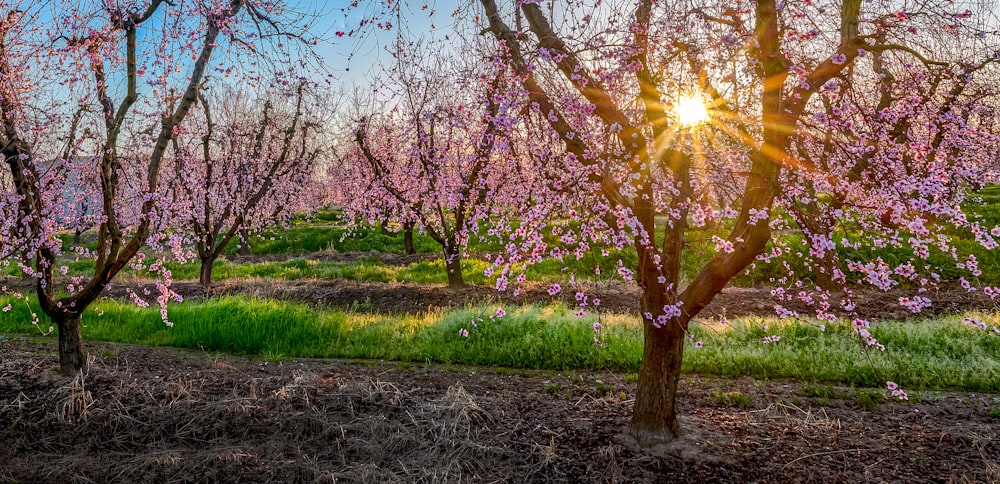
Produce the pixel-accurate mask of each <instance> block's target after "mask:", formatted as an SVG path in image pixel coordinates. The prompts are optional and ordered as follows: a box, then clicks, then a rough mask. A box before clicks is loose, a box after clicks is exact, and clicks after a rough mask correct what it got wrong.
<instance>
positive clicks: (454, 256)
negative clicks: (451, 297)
mask: <svg viewBox="0 0 1000 484" xmlns="http://www.w3.org/2000/svg"><path fill="white" fill-rule="evenodd" d="M449 252H450V253H449ZM444 268H445V271H446V272H447V273H448V287H450V288H452V289H455V288H459V287H462V286H465V279H463V278H462V256H461V255H460V254H459V250H458V249H451V250H449V249H448V248H447V247H445V249H444Z"/></svg>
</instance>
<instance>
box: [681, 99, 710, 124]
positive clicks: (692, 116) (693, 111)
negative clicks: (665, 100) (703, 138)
mask: <svg viewBox="0 0 1000 484" xmlns="http://www.w3.org/2000/svg"><path fill="white" fill-rule="evenodd" d="M674 114H675V115H676V116H677V122H679V123H681V125H683V126H697V125H699V124H702V123H707V122H708V120H709V119H710V116H709V115H708V108H707V107H705V100H704V99H702V97H701V96H684V97H681V98H680V99H678V100H677V104H676V105H674Z"/></svg>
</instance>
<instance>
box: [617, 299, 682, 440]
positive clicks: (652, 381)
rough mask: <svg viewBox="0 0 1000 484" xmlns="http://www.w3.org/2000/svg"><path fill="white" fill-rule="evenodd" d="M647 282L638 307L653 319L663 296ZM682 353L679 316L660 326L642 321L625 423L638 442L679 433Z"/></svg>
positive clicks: (674, 435) (663, 438)
mask: <svg viewBox="0 0 1000 484" xmlns="http://www.w3.org/2000/svg"><path fill="white" fill-rule="evenodd" d="M650 286H651V287H647V288H646V289H644V291H643V295H642V303H641V308H642V312H643V313H649V314H652V315H653V318H654V319H655V318H656V317H657V316H658V315H660V314H663V306H664V304H665V302H666V298H665V295H664V291H663V289H664V288H663V287H662V286H661V285H659V284H651V285H650ZM683 355H684V329H683V324H682V321H681V320H680V319H679V318H673V319H671V320H669V321H668V322H667V324H665V325H664V326H663V327H660V328H657V327H655V326H653V321H650V320H644V321H643V349H642V362H641V363H640V364H639V379H638V388H637V391H636V397H635V405H634V406H633V410H632V421H631V422H630V423H629V433H630V434H631V435H632V437H634V438H635V439H636V440H637V441H638V443H639V445H640V446H644V447H646V446H651V445H655V444H657V443H664V442H669V441H671V440H673V439H674V438H675V437H677V436H679V435H680V425H679V423H678V421H677V383H678V382H679V380H680V375H681V362H682V358H683Z"/></svg>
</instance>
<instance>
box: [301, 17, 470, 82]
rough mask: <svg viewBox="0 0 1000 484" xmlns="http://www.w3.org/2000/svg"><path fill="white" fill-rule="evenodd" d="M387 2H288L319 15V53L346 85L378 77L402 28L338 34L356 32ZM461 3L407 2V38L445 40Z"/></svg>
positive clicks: (404, 21) (316, 29) (403, 20)
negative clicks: (381, 65)
mask: <svg viewBox="0 0 1000 484" xmlns="http://www.w3.org/2000/svg"><path fill="white" fill-rule="evenodd" d="M384 1H385V0H359V2H358V3H359V5H358V7H356V8H354V9H349V8H348V6H349V5H350V4H351V2H352V0H334V1H329V2H328V1H322V0H288V2H287V3H288V5H289V6H291V7H292V8H294V9H296V10H298V11H300V12H303V13H311V14H316V15H318V17H317V21H316V22H315V23H314V25H313V27H312V32H313V33H314V34H316V35H319V36H321V37H322V38H324V41H322V42H320V44H319V45H318V46H316V52H317V53H318V54H319V55H320V56H322V57H323V58H324V60H325V62H326V65H327V67H328V68H329V69H330V71H331V73H332V74H333V75H334V76H335V77H336V78H338V79H339V80H340V81H341V82H343V83H345V84H350V83H359V84H365V83H367V80H366V78H368V77H370V76H376V75H378V69H379V63H380V62H382V63H388V62H390V61H391V59H392V58H391V56H390V55H389V54H388V53H387V52H385V47H386V46H390V45H392V43H393V41H394V40H395V38H396V35H397V32H399V28H398V27H399V26H398V25H396V26H395V27H394V28H393V29H392V31H385V30H377V29H367V30H365V31H363V32H362V33H361V34H360V35H354V36H346V35H345V36H344V37H338V36H337V35H336V33H337V32H349V31H352V30H353V31H356V30H357V28H358V25H359V23H360V22H361V20H362V19H364V18H370V17H371V16H372V15H373V14H374V13H375V12H377V11H378V10H377V9H381V5H382V4H383V3H384ZM397 1H398V0H397ZM460 1H461V0H403V6H402V7H401V12H400V13H401V20H402V23H403V24H404V25H403V26H402V28H403V29H404V31H405V32H406V34H407V35H414V36H421V35H424V36H435V37H439V38H440V37H443V36H444V35H446V34H448V33H449V32H450V31H451V30H452V27H453V25H454V22H455V19H453V18H452V17H451V14H452V12H453V11H454V10H455V9H456V8H457V6H458V5H459V2H460ZM425 4H426V5H427V8H426V9H424V8H423V6H424V5H425ZM431 12H433V14H431ZM389 20H391V21H392V22H393V24H394V25H395V24H397V23H398V22H397V20H396V19H394V18H393V19H389Z"/></svg>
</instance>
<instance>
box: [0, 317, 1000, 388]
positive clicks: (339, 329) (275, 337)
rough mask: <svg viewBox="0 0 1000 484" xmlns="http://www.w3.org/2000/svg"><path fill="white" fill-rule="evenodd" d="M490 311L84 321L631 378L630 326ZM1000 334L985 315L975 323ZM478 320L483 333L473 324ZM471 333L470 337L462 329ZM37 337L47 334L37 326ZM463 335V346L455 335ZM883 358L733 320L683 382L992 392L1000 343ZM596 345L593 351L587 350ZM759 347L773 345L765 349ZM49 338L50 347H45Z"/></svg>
mask: <svg viewBox="0 0 1000 484" xmlns="http://www.w3.org/2000/svg"><path fill="white" fill-rule="evenodd" d="M8 303H10V304H11V306H12V307H11V310H10V311H8V312H6V313H2V315H0V332H9V333H31V332H35V331H36V329H35V328H34V327H33V326H32V324H31V317H30V311H31V310H34V311H35V312H39V311H38V308H37V306H36V305H35V303H33V302H32V303H30V304H29V303H25V302H24V301H23V300H20V301H19V300H14V299H12V298H7V299H3V300H0V307H2V306H6V305H7V304H8ZM496 309H497V307H496V306H478V307H469V308H466V309H458V310H449V311H434V312H428V313H424V314H418V315H390V314H371V313H364V312H345V311H340V310H332V309H316V308H313V307H309V306H306V305H303V304H298V303H292V302H282V301H270V300H249V299H244V298H223V299H213V300H208V301H202V302H194V303H185V304H178V305H173V306H171V308H170V319H171V321H172V322H173V323H174V326H173V327H167V326H166V325H164V323H163V321H162V320H161V319H160V316H159V312H158V311H157V310H156V309H155V308H139V307H136V306H133V305H130V304H125V303H119V302H114V301H102V302H99V303H97V304H95V306H94V307H93V308H92V309H90V310H88V311H87V313H86V314H85V316H84V328H83V334H84V337H85V338H87V339H91V340H104V341H117V342H124V343H136V344H147V345H170V346H179V347H185V348H196V349H197V348H200V349H204V350H206V351H222V352H229V353H235V354H247V355H260V356H263V357H269V358H277V357H324V358H371V359H388V360H400V361H412V362H437V363H457V364H470V365H490V366H502V367H513V368H535V369H554V370H567V369H590V370H610V371H623V372H632V371H635V370H636V368H638V365H639V361H640V358H641V354H642V336H641V329H640V327H639V321H638V320H637V318H635V317H634V316H631V315H621V314H603V315H601V323H602V325H601V328H600V332H599V334H595V332H594V329H593V323H594V321H595V318H596V316H585V317H583V318H577V317H576V316H575V315H574V314H573V309H572V308H567V307H565V306H563V305H561V304H552V305H548V306H523V307H508V308H506V311H507V314H506V315H505V316H503V317H501V318H494V319H490V317H489V316H491V315H495V312H496ZM977 317H978V318H979V319H980V320H982V321H984V322H987V324H991V325H997V326H1000V317H998V316H997V315H996V314H978V315H977ZM479 319H482V321H479ZM473 321H476V324H475V325H473V324H472V322H473ZM43 326H47V324H46V323H44V322H43ZM462 330H465V331H468V336H467V337H463V336H461V335H460V332H461V331H462ZM870 330H871V333H872V334H873V335H874V336H875V337H876V338H878V340H879V341H880V342H882V343H883V344H885V345H886V347H887V349H886V351H884V352H881V351H877V350H875V351H871V350H862V348H861V345H860V342H859V341H858V339H857V337H856V336H854V334H853V333H852V330H851V328H850V326H849V325H848V324H847V323H846V322H839V323H833V324H828V325H827V326H826V331H820V329H819V328H818V327H817V326H815V325H814V324H812V323H809V322H798V321H789V320H778V319H775V318H739V319H735V320H733V321H732V322H731V323H730V324H728V325H718V324H710V323H709V322H706V323H705V324H696V325H694V326H693V327H692V329H691V337H692V342H689V343H693V341H701V342H702V343H703V347H702V348H700V349H698V348H696V347H695V345H694V344H689V345H688V348H687V350H686V352H685V358H684V370H685V371H689V372H698V373H706V374H716V375H722V376H727V377H731V376H751V377H755V378H783V377H790V378H796V379H800V380H804V381H830V382H840V383H844V384H849V385H856V386H862V387H881V386H883V385H884V382H885V381H886V380H891V381H895V382H897V383H899V384H900V385H902V386H904V387H905V388H909V389H958V390H970V391H983V392H1000V335H996V334H993V333H991V332H987V331H982V330H979V329H977V328H974V327H971V326H969V325H966V324H963V323H962V322H961V316H953V317H947V318H943V319H936V320H924V321H913V322H906V323H895V322H884V323H877V324H874V325H873V327H872V328H870ZM595 335H596V336H598V337H599V338H600V340H601V342H602V343H603V346H598V345H596V344H595V343H594V337H595ZM766 336H780V340H778V341H777V342H775V343H769V344H765V343H763V342H762V340H763V338H764V337H766ZM52 337H54V336H52Z"/></svg>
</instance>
